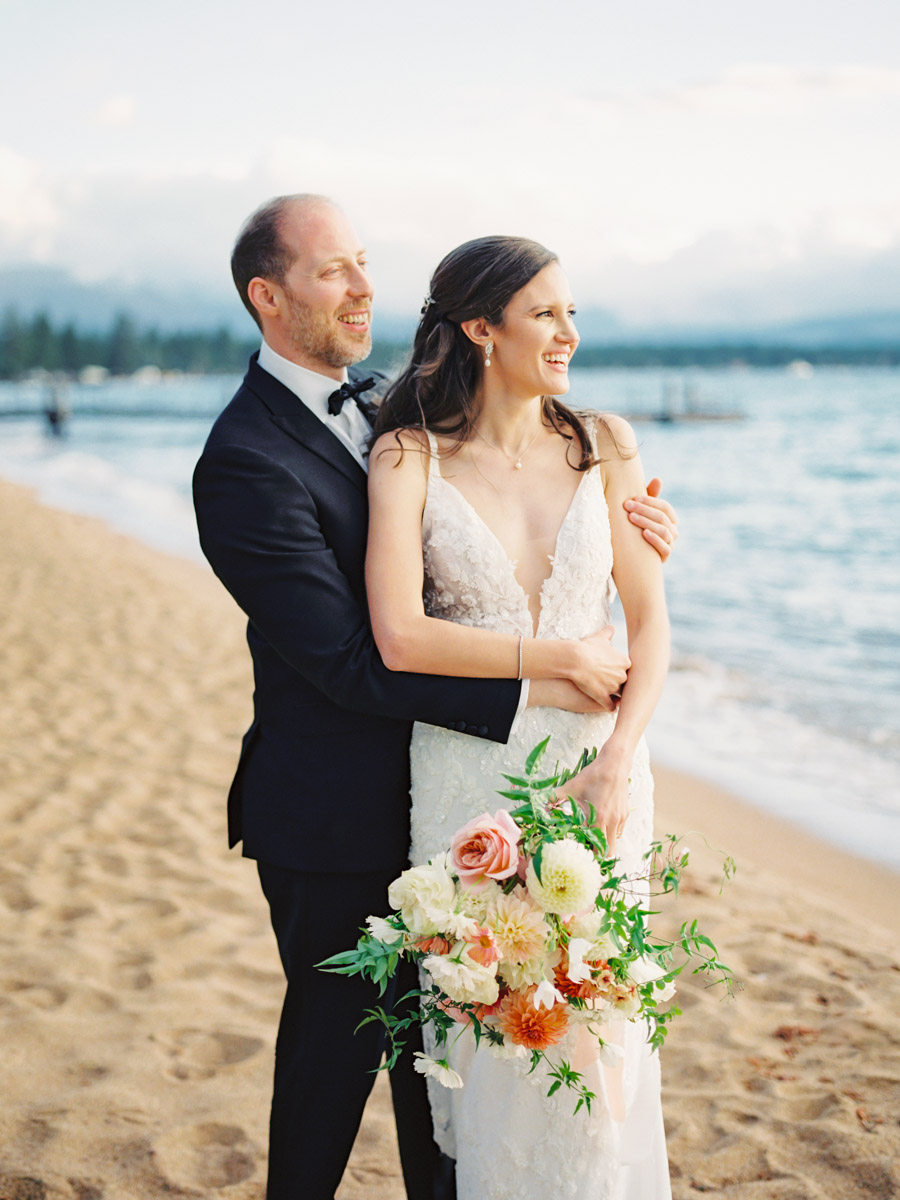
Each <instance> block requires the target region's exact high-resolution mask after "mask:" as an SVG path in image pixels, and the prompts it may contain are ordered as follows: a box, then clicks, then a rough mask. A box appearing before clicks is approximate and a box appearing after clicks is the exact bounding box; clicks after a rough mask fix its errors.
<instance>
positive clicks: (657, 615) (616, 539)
mask: <svg viewBox="0 0 900 1200" xmlns="http://www.w3.org/2000/svg"><path fill="white" fill-rule="evenodd" d="M607 422H608V425H609V427H610V430H611V432H612V434H613V436H614V438H615V441H616V443H617V444H618V447H619V448H621V449H622V450H623V451H625V453H626V454H630V455H631V457H622V456H621V455H619V454H618V453H617V450H616V447H615V446H614V445H613V443H612V441H610V442H609V445H608V447H605V446H603V445H602V444H601V446H600V455H601V457H602V458H604V459H605V461H604V463H603V465H602V467H601V468H600V469H602V470H603V472H604V487H605V492H606V500H607V506H608V508H609V518H610V527H611V530H612V547H613V580H614V582H615V585H616V588H617V590H618V593H619V596H620V598H621V600H622V607H623V609H624V611H625V620H626V624H627V627H628V653H629V656H630V658H631V668H630V670H629V672H628V680H627V682H626V684H625V687H624V688H623V690H622V701H621V703H620V705H619V712H618V716H617V718H616V726H615V729H614V730H613V732H612V734H611V735H610V737H609V739H608V740H607V742H606V743H605V744H604V746H603V747H602V749H601V751H600V753H599V754H598V756H597V758H596V759H595V761H594V762H593V763H592V764H591V766H589V767H588V768H586V769H585V770H584V771H583V772H582V773H581V774H580V775H579V776H577V777H576V780H577V783H576V781H574V780H573V781H571V782H570V783H569V784H568V785H567V788H566V791H567V793H568V794H570V795H573V796H575V797H576V798H577V799H579V800H581V801H582V802H585V801H589V802H590V803H592V804H593V805H594V808H595V810H596V811H597V814H598V824H599V825H600V826H601V828H602V829H603V830H604V832H605V833H606V835H607V837H608V838H611V839H612V841H613V842H614V841H615V838H616V837H618V836H619V834H621V832H622V829H623V828H624V826H625V821H626V819H627V817H628V776H629V773H630V771H631V763H632V760H633V758H634V752H635V750H636V748H637V744H638V741H639V739H640V737H641V734H642V733H643V732H644V729H645V728H646V726H647V723H648V722H649V720H650V717H651V716H652V714H653V710H654V708H655V707H656V704H657V701H658V700H659V697H660V693H661V692H662V689H663V684H664V683H665V678H666V672H667V670H668V666H669V620H668V615H667V613H666V599H665V592H664V590H663V579H662V562H661V560H660V557H659V555H658V554H657V552H656V551H655V550H654V549H652V548H651V546H650V545H649V544H648V543H647V542H646V541H645V540H644V539H643V538H642V536H641V533H640V530H638V529H636V528H635V527H634V525H632V524H631V523H630V522H629V520H628V516H627V513H626V512H625V510H624V508H623V506H622V502H623V500H624V499H626V498H627V497H628V496H631V495H634V494H635V493H636V492H639V491H640V490H642V489H643V487H644V473H643V468H642V467H641V460H640V457H639V456H638V454H637V445H636V443H635V438H634V434H633V432H632V430H631V427H630V426H629V425H628V423H627V421H623V420H622V419H621V418H620V417H608V418H607ZM600 432H601V431H600V429H599V428H598V433H600ZM601 438H602V434H601Z"/></svg>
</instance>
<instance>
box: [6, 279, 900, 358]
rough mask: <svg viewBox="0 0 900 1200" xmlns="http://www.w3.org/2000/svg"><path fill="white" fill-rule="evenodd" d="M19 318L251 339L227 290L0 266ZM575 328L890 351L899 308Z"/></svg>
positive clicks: (614, 338) (397, 333)
mask: <svg viewBox="0 0 900 1200" xmlns="http://www.w3.org/2000/svg"><path fill="white" fill-rule="evenodd" d="M7 308H13V309H15V310H16V311H17V312H18V314H19V315H20V316H22V317H30V316H33V315H34V314H35V313H39V312H45V313H47V315H48V316H49V318H50V320H51V322H52V323H53V324H54V325H62V324H66V323H68V322H71V323H72V324H73V325H74V326H75V327H76V329H78V330H79V331H80V332H100V331H106V330H108V329H109V328H110V327H111V325H112V324H113V321H114V320H115V317H116V316H117V315H118V314H119V313H120V312H127V313H128V314H129V315H130V316H131V317H132V319H133V320H134V322H135V324H136V325H137V326H138V327H139V328H142V329H148V328H156V329H158V330H160V332H163V333H171V332H176V331H179V330H191V331H193V330H213V329H218V328H221V327H223V326H224V328H226V329H227V330H228V331H229V332H230V333H232V334H233V335H235V336H237V337H240V338H242V339H249V338H252V337H253V336H254V329H253V325H252V322H251V321H250V318H249V316H248V315H247V313H246V312H245V311H244V309H243V307H242V306H241V303H240V301H239V300H238V298H237V296H236V295H235V294H234V292H233V291H232V290H231V288H230V285H227V286H223V288H222V290H221V291H212V290H202V289H198V288H196V287H194V286H192V285H190V284H178V285H173V286H172V287H171V288H167V289H163V288H160V287H157V286H154V285H151V284H129V283H125V282H122V281H121V280H106V281H102V282H98V283H83V282H81V281H80V280H78V279H76V278H75V276H73V275H71V274H70V273H69V272H68V271H66V270H64V269H63V268H61V267H54V266H42V265H37V264H27V265H22V266H17V267H6V268H2V269H0V313H2V312H3V311H4V310H5V309H7ZM417 319H418V316H417V314H416V315H414V314H411V313H410V314H403V313H391V312H385V311H384V310H383V309H381V308H378V309H377V310H376V320H375V336H376V339H377V340H378V341H380V342H390V343H394V344H397V345H404V344H406V343H408V342H409V341H410V340H411V339H412V335H413V332H414V330H415V327H416V322H417ZM577 320H578V330H579V333H580V334H581V338H582V341H583V342H584V343H585V345H592V344H593V345H622V344H625V345H687V344H689V345H704V344H705V345H725V344H727V345H737V344H740V343H755V344H758V345H776V346H777V345H796V346H825V345H829V344H830V345H840V346H896V345H897V344H898V343H900V310H897V311H890V310H888V311H883V310H880V311H873V312H854V313H843V314H842V313H836V314H834V315H833V316H815V317H807V318H798V319H794V320H791V321H782V322H770V323H753V322H746V323H738V322H735V323H730V324H724V323H723V324H692V325H674V324H673V325H668V324H666V325H663V324H655V325H627V324H624V323H623V322H622V321H620V320H619V318H618V317H617V316H616V314H615V313H612V312H610V311H609V310H608V309H601V308H583V309H579V312H578V318H577Z"/></svg>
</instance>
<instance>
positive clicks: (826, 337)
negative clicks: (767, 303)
mask: <svg viewBox="0 0 900 1200" xmlns="http://www.w3.org/2000/svg"><path fill="white" fill-rule="evenodd" d="M584 340H585V341H590V340H591V339H589V338H585V339H584ZM596 341H597V343H598V344H601V345H614V344H624V345H638V346H644V345H656V346H683V345H694V346H698V345H713V346H721V345H729V346H735V345H740V344H744V343H751V344H754V345H759V346H828V345H832V346H897V345H898V344H900V310H896V311H879V312H860V313H843V314H837V315H834V316H827V317H821V316H817V317H806V318H802V319H796V320H792V321H778V322H771V323H766V324H762V323H759V324H757V323H753V322H746V323H742V324H738V323H734V324H727V325H725V324H722V325H712V324H693V325H631V326H619V328H618V330H617V331H614V332H611V333H610V334H607V335H604V336H601V337H600V338H597V339H596Z"/></svg>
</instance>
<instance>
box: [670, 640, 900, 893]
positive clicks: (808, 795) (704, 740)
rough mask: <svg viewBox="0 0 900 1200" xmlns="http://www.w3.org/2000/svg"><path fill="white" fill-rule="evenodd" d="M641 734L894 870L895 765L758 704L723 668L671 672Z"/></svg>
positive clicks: (685, 766) (897, 841) (673, 760)
mask: <svg viewBox="0 0 900 1200" xmlns="http://www.w3.org/2000/svg"><path fill="white" fill-rule="evenodd" d="M649 740H650V744H651V750H652V752H653V756H654V758H655V759H656V760H657V761H659V762H660V763H664V764H667V765H669V766H672V767H675V768H676V769H679V770H683V771H685V772H687V773H690V774H693V775H697V776H700V777H702V778H706V779H709V780H710V781H713V782H716V783H719V784H720V785H722V786H723V787H727V788H728V789H729V790H731V791H733V792H734V793H735V794H736V795H739V796H742V797H744V798H745V799H747V800H748V801H750V802H751V803H752V804H754V805H756V806H758V807H759V808H762V809H765V810H767V811H768V812H772V813H775V814H777V815H778V816H781V817H784V818H786V819H787V820H790V821H793V822H795V823H796V824H797V825H800V826H801V827H803V828H805V829H807V830H809V831H810V832H812V833H815V834H818V835H819V836H820V837H822V838H824V839H826V840H827V841H830V842H832V843H833V844H834V845H836V846H839V847H841V848H842V849H845V850H849V851H852V852H853V853H856V854H859V855H861V856H863V857H865V858H870V859H874V860H875V861H877V862H882V863H885V864H886V865H888V866H890V867H893V868H894V869H897V870H900V836H898V835H900V764H898V763H897V762H896V761H892V760H890V759H888V758H885V757H883V756H882V755H881V754H879V753H878V751H877V750H876V749H873V748H871V747H870V746H866V745H864V744H863V743H861V742H857V741H853V740H851V739H850V738H843V737H837V736H834V735H832V734H829V733H827V732H826V731H824V730H823V729H821V728H818V727H816V726H813V725H810V724H806V723H805V722H803V721H802V720H801V719H800V718H798V717H797V716H795V715H793V714H792V713H790V712H786V711H782V710H780V709H778V708H777V707H775V706H767V705H765V704H763V703H760V702H759V701H758V700H757V699H756V698H754V697H753V695H752V693H751V691H750V689H749V686H748V684H747V683H746V681H744V680H742V679H741V678H740V677H739V676H737V675H735V674H733V673H731V672H728V671H726V670H725V669H724V668H723V667H720V666H718V665H717V664H714V663H709V662H705V661H703V660H693V662H691V663H690V664H685V665H683V666H681V668H680V669H675V670H673V671H672V673H671V675H670V677H669V681H668V683H667V686H666V690H665V693H664V695H663V699H662V701H661V702H660V705H659V707H658V709H657V711H656V714H655V715H654V718H653V722H652V724H651V727H650V733H649Z"/></svg>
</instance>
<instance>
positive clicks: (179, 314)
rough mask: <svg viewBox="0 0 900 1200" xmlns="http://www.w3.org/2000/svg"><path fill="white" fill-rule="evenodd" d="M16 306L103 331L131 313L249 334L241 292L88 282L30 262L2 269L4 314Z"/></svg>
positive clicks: (153, 322)
mask: <svg viewBox="0 0 900 1200" xmlns="http://www.w3.org/2000/svg"><path fill="white" fill-rule="evenodd" d="M8 308H14V309H15V310H16V311H17V312H18V314H19V315H20V316H23V317H29V316H33V315H34V314H35V313H39V312H45V313H46V314H47V316H48V317H49V318H50V321H51V322H52V323H53V324H54V325H59V324H67V323H69V322H71V323H72V324H73V325H74V326H75V328H76V329H77V330H79V332H82V333H88V332H100V331H102V330H107V329H109V327H110V326H111V325H112V323H113V321H114V320H115V318H116V316H117V314H118V313H120V312H127V313H128V314H129V316H131V317H132V318H133V319H134V321H135V323H136V324H137V325H139V326H141V327H142V328H157V329H159V330H160V331H162V332H166V333H172V332H175V331H177V330H194V329H218V328H219V327H220V326H223V325H224V326H225V327H226V328H227V329H228V330H229V331H230V332H231V333H234V334H237V335H240V336H243V337H248V336H250V335H251V334H252V332H253V326H252V323H251V321H250V318H249V316H248V315H247V313H246V312H245V311H244V309H243V307H242V306H241V302H240V300H239V299H238V297H237V294H236V293H233V292H232V293H230V294H229V292H227V291H224V290H223V292H222V294H221V295H218V294H215V293H212V292H203V291H198V290H197V289H196V288H194V287H191V286H190V285H187V284H182V285H178V286H175V287H172V288H171V289H166V290H163V289H161V288H158V287H155V286H153V285H151V284H128V283H123V282H121V281H118V280H105V281H102V282H99V283H82V282H81V281H80V280H78V279H76V278H75V276H74V275H71V274H70V273H69V272H68V271H66V270H64V269H63V268H61V267H52V266H40V265H34V264H28V265H27V266H20V267H6V268H4V269H0V313H2V312H3V311H5V310H6V309H8Z"/></svg>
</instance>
